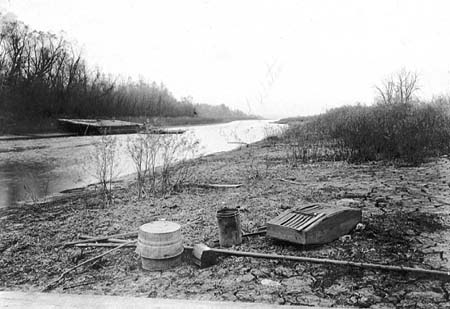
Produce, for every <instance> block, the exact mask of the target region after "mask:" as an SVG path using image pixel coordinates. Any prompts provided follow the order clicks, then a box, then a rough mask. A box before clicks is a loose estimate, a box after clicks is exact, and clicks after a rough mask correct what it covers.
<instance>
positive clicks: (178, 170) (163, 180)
mask: <svg viewBox="0 0 450 309" xmlns="http://www.w3.org/2000/svg"><path fill="white" fill-rule="evenodd" d="M159 141H160V143H159V145H160V158H161V173H160V181H159V183H160V189H161V192H162V193H163V194H166V193H170V192H171V191H172V190H173V189H176V188H179V187H180V186H181V185H182V184H183V183H185V182H186V181H187V180H188V179H190V178H191V177H193V167H194V166H193V162H192V161H190V160H191V159H192V158H194V157H195V156H196V155H197V154H198V152H199V142H198V140H196V139H195V138H194V137H193V136H192V135H190V134H187V133H185V134H183V135H174V134H167V135H162V136H161V137H160V139H159Z"/></svg>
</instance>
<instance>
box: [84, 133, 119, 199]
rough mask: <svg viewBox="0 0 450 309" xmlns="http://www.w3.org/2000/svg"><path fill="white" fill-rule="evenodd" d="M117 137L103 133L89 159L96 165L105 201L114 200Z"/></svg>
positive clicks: (95, 174) (96, 175) (95, 173)
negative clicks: (113, 183)
mask: <svg viewBox="0 0 450 309" xmlns="http://www.w3.org/2000/svg"><path fill="white" fill-rule="evenodd" d="M117 148H118V142H117V138H116V137H115V136H113V135H102V136H101V137H100V140H99V141H98V142H96V143H95V144H94V150H93V151H91V153H90V155H89V159H90V161H91V162H92V164H93V167H94V176H95V177H96V178H97V180H98V181H99V183H100V185H101V188H102V193H103V196H104V201H105V202H106V203H111V202H112V195H111V192H112V180H113V177H114V176H116V173H117V166H118V161H117Z"/></svg>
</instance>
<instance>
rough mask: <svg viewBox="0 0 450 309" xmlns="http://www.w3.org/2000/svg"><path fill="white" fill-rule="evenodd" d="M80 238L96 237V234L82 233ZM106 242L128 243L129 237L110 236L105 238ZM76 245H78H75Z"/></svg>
mask: <svg viewBox="0 0 450 309" xmlns="http://www.w3.org/2000/svg"><path fill="white" fill-rule="evenodd" d="M79 238H80V239H90V240H92V239H94V238H95V236H89V235H80V236H79ZM104 241H105V242H115V243H126V242H129V241H130V240H129V239H118V238H108V239H105V240H104ZM75 246H76V245H75Z"/></svg>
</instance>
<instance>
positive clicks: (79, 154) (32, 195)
mask: <svg viewBox="0 0 450 309" xmlns="http://www.w3.org/2000/svg"><path fill="white" fill-rule="evenodd" d="M276 127H279V125H276V124H272V123H270V122H269V121H265V120H254V121H253V120H252V121H235V122H231V123H226V124H218V125H206V126H194V127H183V128H182V129H186V130H187V131H188V134H193V135H194V136H195V137H196V138H197V139H198V140H199V142H200V149H201V154H211V153H215V152H221V151H229V150H232V149H235V148H237V147H239V143H252V142H255V141H258V140H261V139H263V138H264V136H265V134H267V132H268V131H270V130H271V128H276ZM135 136H136V134H127V135H117V140H118V142H119V145H120V147H119V151H118V157H119V165H118V168H117V171H116V173H115V174H116V175H117V177H120V176H124V175H127V174H130V173H133V172H134V167H133V162H132V160H131V159H130V157H129V155H128V151H127V146H126V145H127V140H129V139H132V138H134V137H135ZM99 139H100V137H99V136H83V137H68V138H50V139H42V140H22V141H0V207H7V206H8V205H12V204H14V203H15V202H16V201H18V200H24V199H28V200H30V199H31V200H32V199H37V198H40V197H44V196H46V195H49V194H53V193H56V192H60V191H63V190H66V189H71V188H76V187H81V186H85V185H87V184H91V183H94V182H96V177H95V173H94V172H93V170H94V167H93V166H92V162H89V160H88V158H89V154H90V152H92V151H93V148H94V146H93V144H94V143H95V142H97V141H98V140H99Z"/></svg>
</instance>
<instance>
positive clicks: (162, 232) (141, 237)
mask: <svg viewBox="0 0 450 309" xmlns="http://www.w3.org/2000/svg"><path fill="white" fill-rule="evenodd" d="M183 250H184V247H183V242H182V239H181V227H180V225H179V224H177V223H174V222H170V221H154V222H150V223H146V224H144V225H141V226H140V227H139V231H138V243H137V252H138V254H139V255H140V256H141V262H142V268H143V269H145V270H164V269H168V268H170V267H173V266H176V265H179V263H180V262H181V254H182V253H183Z"/></svg>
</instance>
